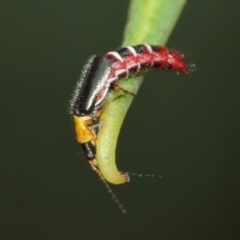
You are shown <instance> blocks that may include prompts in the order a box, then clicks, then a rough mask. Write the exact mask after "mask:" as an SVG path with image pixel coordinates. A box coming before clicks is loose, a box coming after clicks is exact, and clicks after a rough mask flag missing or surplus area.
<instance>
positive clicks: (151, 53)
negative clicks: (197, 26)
mask: <svg viewBox="0 0 240 240" xmlns="http://www.w3.org/2000/svg"><path fill="white" fill-rule="evenodd" d="M149 68H163V69H167V70H173V71H177V72H182V73H185V74H186V73H188V67H187V65H186V63H185V61H184V59H183V56H182V55H181V54H179V53H178V52H176V51H171V50H169V49H168V48H166V47H162V46H152V45H148V44H140V45H137V46H133V47H131V46H128V47H122V48H120V49H118V50H117V51H111V52H108V53H107V54H106V55H105V56H103V57H101V56H96V55H94V56H92V57H91V58H90V59H89V60H88V62H87V64H86V65H85V67H84V69H83V72H82V76H81V78H80V81H79V82H78V83H77V86H76V88H75V91H74V93H73V97H72V100H71V101H70V112H71V114H73V116H74V122H75V128H76V133H77V140H78V142H80V143H86V142H90V141H94V140H96V134H95V133H94V131H92V129H91V126H94V125H96V124H97V122H98V120H99V113H98V111H99V110H100V109H101V108H102V107H103V106H104V104H105V102H104V100H105V99H106V95H107V93H108V92H109V90H110V89H114V90H119V89H120V90H122V91H124V92H127V93H129V94H131V95H132V96H135V94H134V93H130V92H128V91H126V90H124V89H122V88H120V87H118V86H117V85H116V82H117V80H119V79H122V78H127V77H129V75H134V74H135V75H136V74H138V73H139V72H140V71H143V70H147V69H149Z"/></svg>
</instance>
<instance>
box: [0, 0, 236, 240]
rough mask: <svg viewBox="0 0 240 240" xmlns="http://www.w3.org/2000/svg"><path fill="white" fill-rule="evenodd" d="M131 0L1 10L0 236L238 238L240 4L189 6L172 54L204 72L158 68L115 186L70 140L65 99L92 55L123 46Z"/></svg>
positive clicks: (135, 109) (138, 103) (134, 111)
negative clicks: (126, 179)
mask: <svg viewBox="0 0 240 240" xmlns="http://www.w3.org/2000/svg"><path fill="white" fill-rule="evenodd" d="M127 9H128V1H107V0H101V1H93V0H91V1H89V0H88V1H51V0H49V1H44V0H43V1H32V0H31V1H30V0H28V1H26V0H25V1H10V0H9V1H4V0H3V1H1V13H0V18H1V19H0V29H1V37H0V43H1V60H0V61H1V63H0V67H1V71H0V76H1V78H0V83H1V85H0V104H1V123H0V126H1V129H0V134H1V135H0V139H1V151H0V157H1V160H0V226H1V230H0V239H7V240H8V239H37V240H38V239H44V240H46V239H64V240H65V239H66V240H67V239H68V240H69V239H70V240H75V239H84V240H85V239H116V240H118V239H144V240H145V239H164V240H165V239H166V240H168V239H171V240H172V239H174V240H175V239H195V240H196V239H201V240H202V239H218V240H220V239H228V240H229V239H231V240H232V239H240V230H239V224H240V205H239V201H240V194H239V182H240V175H239V173H240V171H239V168H240V162H239V156H240V147H239V144H240V138H239V135H240V128H239V122H240V121H239V120H240V119H239V103H240V96H239V87H240V81H239V60H240V57H239V54H240V48H239V42H240V36H239V35H240V31H239V22H240V14H239V9H240V3H239V1H236V0H235V1H234V0H229V1H224V0H221V1H188V3H187V5H186V7H185V9H184V11H183V13H182V16H181V18H180V20H179V21H178V24H177V25H176V28H175V30H174V31H173V33H172V35H171V37H170V39H169V42H168V44H167V46H169V47H171V48H175V49H178V50H180V51H182V52H184V53H185V56H186V58H187V62H194V63H196V65H197V70H196V71H195V72H194V73H193V74H190V75H188V76H183V75H180V76H178V75H177V74H176V73H169V72H164V71H151V72H150V73H149V74H148V75H147V76H146V79H145V81H144V83H143V85H142V87H141V89H140V91H139V94H138V96H137V97H136V98H135V100H134V103H133V105H132V107H131V109H130V111H129V113H128V115H127V118H126V120H125V122H124V125H123V128H122V131H121V135H120V137H119V141H118V147H117V152H116V155H117V164H118V166H119V169H121V170H127V171H131V172H138V173H159V174H161V175H162V176H163V178H162V179H160V180H159V179H141V178H137V177H136V178H134V177H132V180H131V182H130V183H128V184H125V185H121V186H112V189H113V191H114V193H115V194H116V195H117V196H118V198H119V199H120V200H121V202H122V203H123V204H124V206H125V207H126V208H127V210H128V212H127V214H125V215H124V214H122V213H121V212H120V211H119V209H118V208H117V207H116V205H115V203H114V202H113V201H112V199H111V197H110V196H109V194H108V193H107V192H106V190H105V188H104V186H103V184H102V182H101V181H100V180H99V179H98V177H97V176H96V175H95V173H94V172H92V170H91V169H90V167H89V165H88V163H87V162H86V160H85V158H84V156H83V154H82V153H81V148H80V146H79V145H78V144H77V143H76V141H75V133H74V128H73V122H72V119H71V116H69V115H68V101H69V99H70V96H71V93H72V91H73V88H74V86H75V83H76V81H77V80H78V77H79V75H80V72H81V67H82V66H83V65H84V63H85V62H86V60H87V58H88V57H89V56H90V55H91V54H104V53H106V52H107V51H109V50H113V49H115V48H116V47H118V46H119V45H120V44H121V42H122V36H123V34H122V33H123V29H124V24H125V22H126V17H127Z"/></svg>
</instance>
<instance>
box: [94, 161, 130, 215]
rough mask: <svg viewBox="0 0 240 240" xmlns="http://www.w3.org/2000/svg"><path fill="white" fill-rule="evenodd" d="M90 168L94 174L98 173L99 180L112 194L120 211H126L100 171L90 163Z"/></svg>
mask: <svg viewBox="0 0 240 240" xmlns="http://www.w3.org/2000/svg"><path fill="white" fill-rule="evenodd" d="M90 165H91V167H92V169H93V170H94V171H95V172H96V174H97V175H98V177H99V178H100V179H101V181H102V182H103V184H104V185H105V187H106V189H107V191H108V193H109V194H110V195H111V196H112V199H113V201H114V202H115V203H116V204H117V205H118V208H119V209H120V211H121V212H122V213H126V212H127V210H126V209H125V207H124V206H123V205H122V203H121V202H120V201H119V200H118V198H117V196H116V195H115V194H114V193H113V191H112V189H111V188H110V186H109V184H108V183H107V181H106V180H105V178H104V177H103V175H102V173H101V172H100V171H99V170H98V169H97V168H96V167H95V166H93V165H92V164H91V163H90Z"/></svg>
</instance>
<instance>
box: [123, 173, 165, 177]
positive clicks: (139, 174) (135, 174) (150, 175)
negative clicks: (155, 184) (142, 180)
mask: <svg viewBox="0 0 240 240" xmlns="http://www.w3.org/2000/svg"><path fill="white" fill-rule="evenodd" d="M122 173H123V174H128V175H130V176H137V177H147V178H162V176H161V175H156V174H141V173H130V172H122Z"/></svg>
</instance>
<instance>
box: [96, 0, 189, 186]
mask: <svg viewBox="0 0 240 240" xmlns="http://www.w3.org/2000/svg"><path fill="white" fill-rule="evenodd" d="M185 2H186V0H132V1H131V4H130V9H129V15H128V21H127V25H126V28H125V34H124V41H123V46H132V45H137V44H142V43H148V44H151V45H165V43H166V41H167V39H168V37H169V35H170V33H171V32H172V30H173V28H174V26H175V24H176V22H177V19H178V18H179V16H180V14H181V11H182V9H183V7H184V5H185ZM143 76H144V75H143V74H141V75H139V76H137V77H133V78H130V79H126V80H122V81H119V83H118V85H119V86H121V87H122V88H124V89H126V90H128V91H130V92H133V93H137V91H138V89H139V87H140V85H141V83H142V80H143ZM117 95H119V93H114V92H112V93H110V95H109V99H114V97H116V96H117ZM132 100H133V97H132V96H131V95H130V94H126V95H124V97H121V98H119V99H117V100H116V101H112V102H110V103H109V104H107V106H106V108H104V111H103V114H102V115H101V118H100V124H101V127H100V130H99V133H98V139H97V161H98V164H99V168H100V171H101V173H102V174H103V176H104V178H105V179H106V180H107V181H108V182H111V183H115V184H121V183H124V182H126V178H125V179H122V181H121V178H123V176H122V174H121V173H119V172H118V169H117V167H116V164H115V149H116V145H117V139H118V135H119V132H120V128H121V126H122V122H123V120H124V117H125V115H126V113H127V110H128V108H129V107H130V105H131V102H132ZM118 180H119V181H118Z"/></svg>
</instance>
